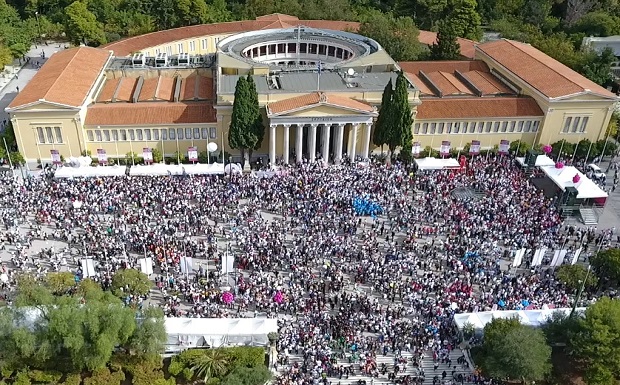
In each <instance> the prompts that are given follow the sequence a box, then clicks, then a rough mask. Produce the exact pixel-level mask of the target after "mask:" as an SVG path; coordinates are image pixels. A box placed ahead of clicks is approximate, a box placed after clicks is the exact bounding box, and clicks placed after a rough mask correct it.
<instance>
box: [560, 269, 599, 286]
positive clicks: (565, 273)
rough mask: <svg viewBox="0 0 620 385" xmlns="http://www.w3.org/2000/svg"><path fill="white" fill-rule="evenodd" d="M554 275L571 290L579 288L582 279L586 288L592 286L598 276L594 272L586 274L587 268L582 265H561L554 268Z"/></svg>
mask: <svg viewBox="0 0 620 385" xmlns="http://www.w3.org/2000/svg"><path fill="white" fill-rule="evenodd" d="M555 275H556V277H557V278H558V280H559V281H560V282H562V283H563V284H565V285H566V287H568V288H570V289H571V290H573V291H577V290H579V288H580V287H581V286H582V284H583V282H584V281H585V287H586V288H593V287H595V286H596V285H597V284H598V278H596V276H595V275H594V273H593V272H590V273H589V274H588V270H587V269H586V268H585V267H583V266H582V265H562V266H560V267H559V268H558V269H557V270H556V272H555ZM586 276H587V281H586Z"/></svg>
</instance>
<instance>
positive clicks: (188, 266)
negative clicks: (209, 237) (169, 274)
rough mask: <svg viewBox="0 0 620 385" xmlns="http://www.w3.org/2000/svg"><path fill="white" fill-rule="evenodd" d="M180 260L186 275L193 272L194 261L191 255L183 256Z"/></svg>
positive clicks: (182, 270) (182, 271)
mask: <svg viewBox="0 0 620 385" xmlns="http://www.w3.org/2000/svg"><path fill="white" fill-rule="evenodd" d="M179 262H180V263H179V265H180V266H179V267H180V268H181V273H183V274H186V275H190V274H192V272H193V269H194V261H193V260H192V258H191V257H181V260H180V261H179Z"/></svg>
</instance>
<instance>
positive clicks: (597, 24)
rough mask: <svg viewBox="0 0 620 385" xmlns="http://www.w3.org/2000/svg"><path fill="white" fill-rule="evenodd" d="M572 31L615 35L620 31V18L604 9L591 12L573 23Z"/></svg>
mask: <svg viewBox="0 0 620 385" xmlns="http://www.w3.org/2000/svg"><path fill="white" fill-rule="evenodd" d="M571 32H572V33H583V34H584V35H586V36H613V35H617V34H618V33H620V20H619V18H618V17H616V16H614V15H612V14H609V13H607V12H604V11H595V12H590V13H588V14H587V15H585V16H583V17H582V18H581V19H580V20H579V21H577V22H576V23H575V25H573V27H572V28H571Z"/></svg>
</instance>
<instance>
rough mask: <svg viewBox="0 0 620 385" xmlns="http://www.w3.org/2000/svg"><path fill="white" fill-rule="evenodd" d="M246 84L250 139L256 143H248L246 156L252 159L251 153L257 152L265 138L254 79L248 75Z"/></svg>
mask: <svg viewBox="0 0 620 385" xmlns="http://www.w3.org/2000/svg"><path fill="white" fill-rule="evenodd" d="M246 80H247V82H248V84H247V86H248V96H249V101H248V106H249V107H250V108H251V117H250V122H251V131H252V133H253V136H252V138H256V143H254V144H253V145H252V143H248V144H250V145H251V146H250V147H249V148H248V155H249V157H250V159H252V151H254V150H258V149H259V148H260V147H261V145H262V144H263V138H264V137H265V126H264V125H263V116H262V114H261V111H260V104H259V102H258V92H257V91H256V83H254V78H253V77H252V76H251V75H250V74H248V76H247V78H246Z"/></svg>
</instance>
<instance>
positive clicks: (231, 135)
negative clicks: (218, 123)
mask: <svg viewBox="0 0 620 385" xmlns="http://www.w3.org/2000/svg"><path fill="white" fill-rule="evenodd" d="M253 100H254V98H253V96H252V90H251V85H250V84H248V80H247V78H246V77H243V76H242V77H240V78H239V80H237V85H236V87H235V100H234V102H233V110H232V116H231V118H230V129H229V131H228V144H229V145H230V147H231V148H234V149H238V150H239V151H240V152H241V156H242V158H243V162H244V163H245V155H246V152H247V151H248V150H249V149H252V148H254V146H255V145H256V142H257V140H258V137H257V135H256V132H255V130H254V129H255V124H256V115H255V110H254V104H253Z"/></svg>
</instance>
